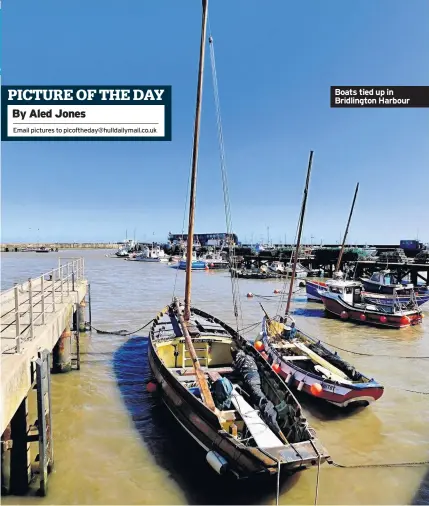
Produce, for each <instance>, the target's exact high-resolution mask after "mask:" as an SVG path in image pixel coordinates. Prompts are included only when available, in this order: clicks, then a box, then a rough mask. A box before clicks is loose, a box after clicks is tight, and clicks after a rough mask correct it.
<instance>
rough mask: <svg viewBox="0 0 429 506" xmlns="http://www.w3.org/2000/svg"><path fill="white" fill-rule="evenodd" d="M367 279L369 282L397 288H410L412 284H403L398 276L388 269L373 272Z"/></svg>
mask: <svg viewBox="0 0 429 506" xmlns="http://www.w3.org/2000/svg"><path fill="white" fill-rule="evenodd" d="M369 281H370V282H371V283H376V284H379V285H383V286H390V287H397V288H402V287H403V286H404V287H405V288H411V287H412V286H413V285H412V284H405V285H403V284H402V283H401V282H400V280H399V279H398V277H397V276H396V275H395V274H393V273H392V272H391V271H390V270H389V269H386V270H381V271H378V272H374V273H373V274H372V276H371V277H370V278H369Z"/></svg>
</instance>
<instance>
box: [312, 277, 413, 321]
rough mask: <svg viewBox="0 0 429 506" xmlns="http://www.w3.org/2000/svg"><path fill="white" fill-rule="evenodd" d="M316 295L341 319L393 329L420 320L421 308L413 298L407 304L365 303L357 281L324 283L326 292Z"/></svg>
mask: <svg viewBox="0 0 429 506" xmlns="http://www.w3.org/2000/svg"><path fill="white" fill-rule="evenodd" d="M319 295H320V298H321V299H322V302H323V304H324V306H325V309H326V310H327V311H329V313H331V314H333V315H335V316H338V317H340V318H341V319H342V320H351V321H354V322H359V323H367V324H370V325H377V326H381V327H390V328H396V329H399V328H402V327H409V326H410V325H418V324H420V323H422V319H423V316H422V312H421V311H420V310H419V308H418V306H417V303H416V301H415V298H414V299H413V298H411V300H410V302H409V303H408V304H401V303H399V302H398V303H394V304H393V305H392V306H386V305H375V304H369V303H366V302H362V287H361V284H360V283H359V282H355V281H342V282H337V283H335V285H330V286H328V290H327V291H326V292H324V293H321V291H319Z"/></svg>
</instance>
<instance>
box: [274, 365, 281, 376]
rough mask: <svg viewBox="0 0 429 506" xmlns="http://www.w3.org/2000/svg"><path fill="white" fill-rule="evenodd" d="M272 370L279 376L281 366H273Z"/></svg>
mask: <svg viewBox="0 0 429 506" xmlns="http://www.w3.org/2000/svg"><path fill="white" fill-rule="evenodd" d="M272 370H273V371H274V372H275V373H276V374H279V372H280V371H281V367H280V364H273V366H272Z"/></svg>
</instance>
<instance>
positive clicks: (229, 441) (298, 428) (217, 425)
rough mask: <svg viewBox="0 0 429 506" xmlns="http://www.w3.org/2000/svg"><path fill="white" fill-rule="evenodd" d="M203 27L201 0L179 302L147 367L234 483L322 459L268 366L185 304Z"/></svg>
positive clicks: (161, 322)
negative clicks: (182, 283) (182, 297)
mask: <svg viewBox="0 0 429 506" xmlns="http://www.w3.org/2000/svg"><path fill="white" fill-rule="evenodd" d="M206 25H207V0H203V19H202V33H201V46H200V65H199V75H198V88H197V101H196V102H197V104H196V114H195V129H194V148H193V156H192V173H191V185H190V205H189V221H188V236H187V239H188V240H187V254H186V281H185V301H184V305H182V304H180V303H179V301H178V299H173V302H172V303H171V304H169V305H167V306H166V307H165V308H164V309H163V310H162V311H161V312H160V313H158V315H157V316H156V317H155V319H154V322H153V325H152V328H151V330H150V336H149V337H150V339H149V346H148V354H149V363H150V367H151V370H152V373H153V376H154V378H155V380H156V382H157V385H158V386H157V388H158V390H159V392H160V394H161V398H162V400H163V401H164V403H165V405H166V406H167V408H168V409H169V410H170V412H171V414H172V415H173V416H174V418H175V419H176V420H177V422H178V423H179V424H180V425H181V426H182V427H183V428H184V429H185V430H186V431H187V432H188V434H189V435H190V436H192V437H193V438H194V439H195V441H196V442H197V443H198V444H199V445H200V446H201V447H202V448H203V449H204V450H205V451H206V452H207V454H206V460H207V462H208V463H209V464H210V465H211V466H212V468H213V469H214V470H215V471H216V472H218V473H219V474H223V473H225V472H227V471H230V472H231V473H233V474H234V475H235V476H236V477H238V478H244V477H248V476H252V475H255V474H277V476H279V474H280V472H281V470H282V469H284V470H287V471H297V470H300V469H305V468H306V467H311V466H314V465H317V464H318V463H321V462H324V461H325V460H327V459H328V457H329V455H328V454H327V452H326V450H325V449H324V448H323V447H322V446H321V445H320V443H319V442H318V440H317V439H316V437H315V433H314V431H313V430H312V429H311V428H310V427H309V426H308V423H307V421H306V419H305V417H304V416H303V414H302V410H301V407H300V405H299V403H298V401H297V400H296V399H295V397H294V396H293V394H292V393H291V391H290V390H289V389H288V387H287V385H286V384H285V383H284V381H283V380H282V379H281V378H280V377H279V376H278V375H277V374H276V373H275V372H274V371H273V370H272V369H271V367H270V365H269V364H268V362H266V360H264V359H263V358H262V357H261V356H259V355H258V353H257V352H256V350H255V349H254V348H253V347H252V346H251V345H250V344H249V343H247V341H246V340H245V339H243V338H242V337H241V336H240V335H239V333H238V332H236V331H234V330H233V329H232V328H231V327H229V326H228V325H227V324H226V323H223V322H222V321H220V320H219V319H217V318H215V317H214V316H212V315H210V314H208V313H206V312H204V311H201V310H199V309H197V308H195V307H192V306H191V280H192V272H193V270H192V262H193V259H192V246H193V237H194V216H195V196H196V175H197V159H198V139H199V125H200V114H201V94H202V81H203V80H202V72H203V68H204V48H205V39H206ZM233 301H234V303H235V299H234V296H233ZM193 465H194V464H193ZM197 465H198V464H197Z"/></svg>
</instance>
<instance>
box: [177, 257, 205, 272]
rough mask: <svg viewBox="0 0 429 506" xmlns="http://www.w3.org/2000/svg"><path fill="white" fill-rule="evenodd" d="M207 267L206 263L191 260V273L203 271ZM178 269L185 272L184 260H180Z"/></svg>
mask: <svg viewBox="0 0 429 506" xmlns="http://www.w3.org/2000/svg"><path fill="white" fill-rule="evenodd" d="M206 266H207V263H206V262H202V261H201V260H192V264H191V269H192V270H193V271H203V270H204V269H205V268H206ZM179 269H181V270H182V271H185V270H186V260H180V262H179Z"/></svg>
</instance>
